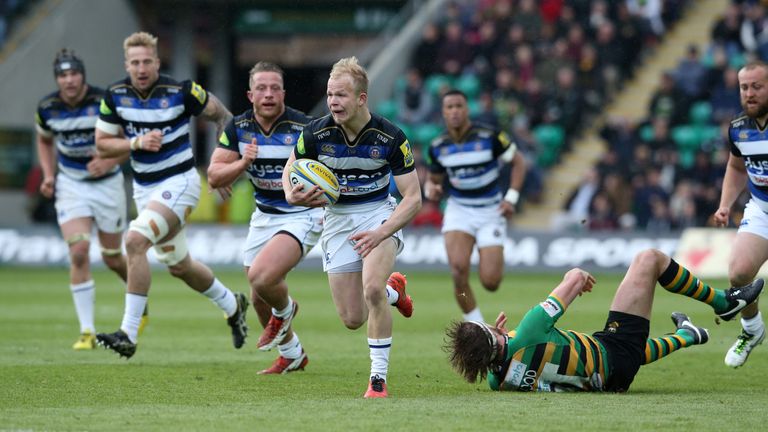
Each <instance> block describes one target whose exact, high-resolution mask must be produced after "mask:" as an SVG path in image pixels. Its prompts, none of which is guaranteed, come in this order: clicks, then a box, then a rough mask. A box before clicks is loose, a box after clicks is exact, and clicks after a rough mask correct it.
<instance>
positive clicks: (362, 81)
mask: <svg viewBox="0 0 768 432" xmlns="http://www.w3.org/2000/svg"><path fill="white" fill-rule="evenodd" d="M341 75H349V77H350V78H352V86H353V87H354V89H355V91H357V92H358V93H368V72H366V71H365V69H364V68H363V67H362V66H360V63H359V62H358V61H357V57H355V56H352V57H345V58H343V59H341V60H339V61H337V62H336V63H335V64H334V65H333V68H332V69H331V78H332V79H338V78H339V77H341Z"/></svg>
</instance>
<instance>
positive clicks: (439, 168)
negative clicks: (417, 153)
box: [426, 145, 446, 174]
mask: <svg viewBox="0 0 768 432" xmlns="http://www.w3.org/2000/svg"><path fill="white" fill-rule="evenodd" d="M438 151H439V147H437V146H432V145H431V146H429V148H428V149H427V155H426V156H427V157H426V162H427V169H428V170H429V172H431V173H434V174H445V171H446V170H445V167H444V166H443V165H442V164H441V163H440V159H438V158H437V152H438Z"/></svg>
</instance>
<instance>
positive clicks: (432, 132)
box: [413, 123, 443, 148]
mask: <svg viewBox="0 0 768 432" xmlns="http://www.w3.org/2000/svg"><path fill="white" fill-rule="evenodd" d="M442 131H443V127H442V126H440V125H439V124H435V123H425V124H421V125H418V126H416V127H415V129H414V131H413V140H414V141H415V142H416V144H418V145H420V146H422V147H423V148H426V147H427V146H428V145H430V143H432V140H433V139H435V138H437V137H438V135H440V133H441V132H442Z"/></svg>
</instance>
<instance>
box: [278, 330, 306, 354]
mask: <svg viewBox="0 0 768 432" xmlns="http://www.w3.org/2000/svg"><path fill="white" fill-rule="evenodd" d="M277 350H278V351H279V352H280V355H281V356H283V357H285V358H287V359H296V358H299V356H301V351H302V349H301V342H300V341H299V335H298V334H296V332H293V337H292V338H291V340H289V341H288V342H286V343H284V344H282V345H278V346H277Z"/></svg>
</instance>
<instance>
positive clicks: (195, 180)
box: [133, 168, 200, 226]
mask: <svg viewBox="0 0 768 432" xmlns="http://www.w3.org/2000/svg"><path fill="white" fill-rule="evenodd" d="M133 200H134V201H135V202H136V211H138V212H141V211H142V210H144V208H145V207H146V206H147V204H149V202H150V201H156V202H159V203H160V204H162V205H164V206H166V207H168V208H169V209H171V210H173V212H174V213H176V216H178V218H179V220H180V221H181V226H184V224H185V223H186V221H187V216H188V215H189V213H191V212H192V210H194V208H195V207H196V206H197V202H198V201H199V200H200V175H199V174H198V173H197V170H196V169H195V168H192V169H191V170H189V171H187V172H184V173H181V174H176V175H175V176H173V177H169V178H167V179H165V180H163V181H161V182H159V183H154V184H151V185H147V186H142V185H140V184H138V183H136V182H133Z"/></svg>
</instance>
